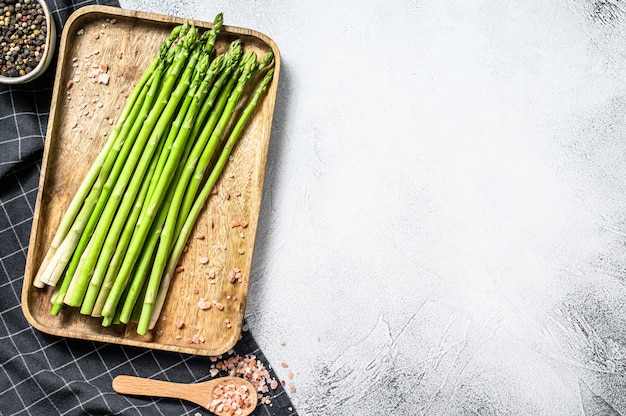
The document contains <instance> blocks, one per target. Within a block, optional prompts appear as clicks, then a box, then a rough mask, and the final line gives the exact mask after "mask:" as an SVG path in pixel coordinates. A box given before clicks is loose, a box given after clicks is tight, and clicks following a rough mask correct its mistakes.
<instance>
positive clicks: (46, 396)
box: [0, 0, 296, 416]
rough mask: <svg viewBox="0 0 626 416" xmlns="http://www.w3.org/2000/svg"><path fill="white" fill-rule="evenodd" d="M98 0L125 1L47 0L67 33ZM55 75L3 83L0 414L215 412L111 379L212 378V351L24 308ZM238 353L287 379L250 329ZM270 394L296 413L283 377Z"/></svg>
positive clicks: (274, 405)
mask: <svg viewBox="0 0 626 416" xmlns="http://www.w3.org/2000/svg"><path fill="white" fill-rule="evenodd" d="M89 4H106V5H111V6H119V4H118V3H117V1H115V0H96V1H92V0H90V1H71V0H50V1H48V5H49V7H50V9H51V11H52V13H53V16H54V19H55V21H56V25H57V28H58V33H59V34H60V33H61V29H62V27H63V23H64V22H65V21H66V20H67V18H68V17H69V16H70V15H71V14H72V12H74V11H75V10H77V9H78V8H80V7H82V6H86V5H89ZM53 62H54V61H53ZM53 79H54V64H52V65H51V66H50V68H49V69H48V71H47V73H46V74H45V75H43V76H42V77H41V78H39V79H37V80H35V81H33V82H31V83H28V84H25V85H20V86H4V85H3V86H0V415H4V416H10V415H46V416H51V415H191V416H195V415H196V414H197V413H198V414H201V415H208V414H209V413H208V412H207V411H206V410H204V409H202V408H201V407H198V406H195V405H193V404H191V403H188V402H183V401H179V400H172V399H153V398H139V397H128V396H122V395H119V394H117V393H115V392H114V391H113V389H112V387H111V382H112V380H113V378H114V377H115V376H117V375H120V374H127V375H136V376H140V377H148V378H154V379H159V380H168V381H175V382H182V383H193V382H200V381H205V380H208V379H209V378H210V375H209V369H210V365H211V361H210V359H209V358H208V357H201V356H192V355H185V354H177V353H170V352H165V351H156V350H146V349H139V348H134V347H124V346H120V345H115V344H104V343H95V342H91V341H81V340H75V339H65V338H60V337H55V336H51V335H48V334H44V333H41V332H39V331H38V330H36V329H34V328H33V327H31V326H30V324H29V323H28V322H27V321H26V318H25V317H24V315H23V313H22V309H21V304H20V296H21V291H22V282H23V277H24V268H25V264H26V254H27V251H28V241H29V237H30V231H31V223H32V219H33V211H34V207H35V199H36V197H37V186H38V182H39V173H40V169H41V163H40V162H41V157H42V149H43V144H44V139H45V135H46V128H47V123H48V115H49V106H50V100H51V95H52V85H53ZM233 354H237V355H241V356H245V355H251V354H253V355H255V356H256V357H257V359H260V360H261V362H263V363H264V365H265V367H266V368H268V369H269V370H270V373H271V375H272V377H273V378H275V379H276V380H278V378H277V377H276V374H275V373H274V371H273V370H272V369H271V366H270V365H269V363H267V361H266V359H265V357H264V355H263V353H262V351H260V350H259V348H258V346H257V344H256V343H255V341H254V339H253V338H252V335H251V333H250V331H244V332H243V337H242V339H241V340H240V341H239V342H238V343H237V345H236V346H235V348H234V350H233ZM227 357H228V355H225V357H224V358H227ZM278 381H280V380H278ZM270 398H271V406H270V405H260V406H259V407H258V408H257V410H256V411H255V413H254V415H257V416H258V415H267V416H269V415H275V416H293V415H296V411H295V409H294V408H293V406H292V403H291V401H290V399H289V397H288V396H287V394H286V392H285V390H284V389H283V387H282V386H281V385H280V383H279V387H278V388H277V389H276V390H274V391H273V392H272V394H271V395H270Z"/></svg>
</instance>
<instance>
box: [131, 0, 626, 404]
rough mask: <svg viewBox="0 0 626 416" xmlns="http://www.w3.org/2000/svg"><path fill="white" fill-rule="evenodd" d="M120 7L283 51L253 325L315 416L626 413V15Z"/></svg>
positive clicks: (290, 5) (612, 11) (595, 9)
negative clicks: (262, 37)
mask: <svg viewBox="0 0 626 416" xmlns="http://www.w3.org/2000/svg"><path fill="white" fill-rule="evenodd" d="M121 3H122V6H123V7H125V8H129V9H136V10H145V11H151V12H156V13H163V14H171V15H176V16H181V17H192V18H196V19H200V20H206V21H212V20H213V17H214V16H215V14H216V13H217V12H220V11H222V12H224V15H225V21H226V24H229V25H234V26H241V27H248V28H251V29H255V30H258V31H260V32H263V33H265V34H266V35H268V36H270V37H271V38H272V39H273V40H274V41H275V42H276V43H277V44H278V46H279V48H280V52H281V55H282V60H283V61H282V62H283V66H282V69H281V79H280V89H279V98H278V103H277V107H276V114H275V119H274V127H273V135H272V139H271V140H272V141H271V145H270V154H269V160H268V168H267V174H266V187H265V193H264V202H263V206H262V212H261V220H260V226H259V231H258V232H259V234H258V238H257V246H256V249H255V261H254V270H253V271H254V276H253V278H252V279H253V283H252V286H251V294H250V298H249V306H248V309H247V316H248V322H249V323H250V326H251V328H252V331H253V333H254V334H255V338H256V339H257V341H258V343H259V344H260V346H261V347H262V349H263V351H264V353H265V354H266V355H267V357H268V359H269V360H270V362H272V363H274V365H275V367H278V364H279V363H280V362H281V361H286V362H288V363H289V366H290V369H292V370H293V371H294V372H295V373H296V375H295V376H294V379H293V382H294V384H295V385H296V388H297V391H296V392H295V393H293V394H291V397H292V399H293V402H294V404H295V405H296V408H297V410H298V411H299V412H300V414H302V415H320V416H322V415H366V416H369V415H387V414H396V415H426V414H428V415H550V416H558V415H564V416H572V415H612V414H615V415H619V414H625V413H626V399H625V398H624V397H625V396H624V391H626V379H625V372H626V315H625V314H626V303H625V300H626V290H625V287H624V284H625V283H626V257H625V256H624V250H625V247H626V141H625V139H626V64H625V62H626V6H625V5H624V4H623V3H621V2H619V1H618V0H602V1H600V0H596V1H591V0H589V1H584V0H557V1H548V2H547V1H540V0H528V1H517V0H505V1H496V0H493V1H482V0H478V1H471V2H467V1H461V0H451V1H445V2H444V1H437V0H428V1H427V0H423V1H420V0H414V1H409V0H404V1H403V0H391V1H384V2H383V1H380V2H371V1H370V2H362V1H346V2H340V1H334V0H332V1H331V0H318V1H308V2H305V1H299V2H297V1H293V0H292V1H287V0H283V1H280V0H270V1H243V0H229V1H211V2H207V1H203V0H141V1H131V0H123V1H121ZM318 336H319V337H320V341H319V342H318V341H317V340H316V338H317V337H318ZM281 338H284V339H285V340H286V341H287V344H286V345H285V346H281V345H280V344H279V339H281ZM277 372H278V373H279V375H280V376H282V377H283V378H285V377H286V370H284V369H282V368H277ZM323 389H327V390H328V393H327V394H323V393H322V390H323Z"/></svg>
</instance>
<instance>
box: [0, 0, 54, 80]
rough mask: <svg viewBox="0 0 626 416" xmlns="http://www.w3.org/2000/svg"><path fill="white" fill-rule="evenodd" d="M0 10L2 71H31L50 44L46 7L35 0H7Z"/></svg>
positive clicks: (17, 73)
mask: <svg viewBox="0 0 626 416" xmlns="http://www.w3.org/2000/svg"><path fill="white" fill-rule="evenodd" d="M0 10H2V11H3V14H2V15H1V16H0V45H1V46H2V48H1V49H0V50H1V51H2V56H1V57H2V60H1V61H0V75H3V76H5V77H17V76H21V75H25V74H28V73H30V72H31V71H32V70H33V69H35V67H36V66H37V65H38V64H39V62H40V60H41V58H42V56H43V53H42V52H43V51H44V49H45V46H46V45H45V41H46V33H47V26H46V21H45V18H44V12H43V9H42V8H41V5H40V4H39V3H38V2H37V1H34V0H5V1H2V2H0ZM35 51H37V52H38V53H35Z"/></svg>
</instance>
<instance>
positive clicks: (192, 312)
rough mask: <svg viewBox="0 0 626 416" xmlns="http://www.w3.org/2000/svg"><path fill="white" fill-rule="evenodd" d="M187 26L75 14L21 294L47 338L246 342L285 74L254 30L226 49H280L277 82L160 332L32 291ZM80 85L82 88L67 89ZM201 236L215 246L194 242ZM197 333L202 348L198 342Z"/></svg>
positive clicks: (189, 346) (198, 350)
mask: <svg viewBox="0 0 626 416" xmlns="http://www.w3.org/2000/svg"><path fill="white" fill-rule="evenodd" d="M185 20H186V19H182V18H177V17H171V16H162V15H156V14H151V13H144V12H136V11H129V10H123V9H118V8H112V7H105V6H88V7H84V8H82V9H80V10H79V11H77V12H76V13H74V14H73V15H72V16H71V17H70V18H69V20H68V21H67V23H66V25H65V27H64V30H63V33H62V37H61V43H60V46H59V57H58V64H57V65H58V67H57V73H56V78H55V84H54V90H53V96H52V105H51V111H50V120H49V126H48V131H47V135H46V142H45V148H44V154H43V162H42V171H41V180H40V184H39V193H38V196H37V203H36V207H35V213H34V219H33V226H32V234H31V238H30V246H29V251H28V257H27V261H26V271H25V275H24V286H23V290H22V308H23V311H24V314H25V316H26V318H27V319H28V321H29V322H30V323H31V324H32V325H33V326H34V327H35V328H37V329H39V330H41V331H43V332H45V333H49V334H52V335H57V336H64V337H71V338H79V339H84V340H93V341H101V342H110V343H117V344H125V345H132V346H137V347H145V348H153V349H160V350H169V351H177V352H182V353H189V354H199V355H219V354H222V353H224V352H226V351H228V350H229V349H231V348H232V347H233V346H234V345H235V343H236V342H237V340H238V339H239V336H240V333H241V329H242V325H243V318H244V311H245V307H246V298H247V294H248V287H249V282H250V270H251V264H252V255H253V249H254V240H255V234H256V230H257V223H258V216H259V211H260V204H261V197H262V190H263V181H264V176H265V165H266V160H267V151H268V146H269V139H270V131H271V126H272V118H273V113H274V104H275V99H276V91H277V87H278V77H279V70H280V55H279V52H278V48H277V47H276V45H275V44H274V42H273V41H272V40H271V39H269V38H268V37H267V36H264V35H263V34H260V33H258V32H255V31H252V30H248V29H242V28H237V27H232V26H227V25H225V26H223V28H222V31H221V34H220V36H219V37H218V42H217V44H216V48H217V51H218V52H223V51H225V50H226V48H227V47H228V45H229V44H230V42H231V41H232V40H234V39H235V38H239V39H241V40H242V42H243V45H244V48H245V49H246V50H255V51H257V53H258V54H259V56H260V57H262V56H263V55H264V54H265V52H266V51H268V50H270V49H271V50H272V51H273V52H274V54H275V64H274V65H275V75H274V79H273V81H272V83H271V85H270V87H269V88H268V91H267V92H266V94H265V96H264V98H263V99H262V101H261V102H260V103H259V106H258V107H257V111H256V113H255V114H254V116H253V118H252V119H251V120H250V122H249V125H248V126H247V128H246V130H245V132H244V134H243V135H242V136H241V137H240V139H239V142H238V145H237V147H236V149H235V150H234V152H233V154H232V159H231V161H230V162H229V163H228V165H227V166H226V168H225V171H224V172H223V174H222V177H221V179H220V180H219V182H218V183H217V185H216V190H217V193H216V194H214V195H212V196H211V197H210V199H209V201H208V203H207V206H206V208H205V211H204V212H203V214H202V215H201V217H200V218H199V220H198V223H197V225H196V229H195V231H194V232H193V234H192V237H191V238H190V241H189V244H188V250H187V252H186V253H184V254H183V257H182V258H181V262H180V263H181V264H182V265H184V268H185V271H184V272H182V273H179V274H177V275H176V278H175V279H174V281H173V282H172V285H171V286H170V292H169V295H168V300H167V302H166V305H165V306H164V309H163V311H162V314H161V319H160V321H159V323H158V324H157V325H156V327H155V328H154V329H153V330H152V331H150V333H149V334H148V335H146V336H140V335H138V334H137V333H136V326H135V325H134V324H129V325H113V326H111V327H103V326H102V325H101V320H100V319H99V318H92V317H89V316H83V315H81V314H80V313H79V312H78V310H77V309H74V308H69V307H67V306H66V307H65V308H64V309H63V310H62V312H61V313H60V314H59V315H58V316H53V315H51V314H50V298H51V295H52V291H53V290H52V288H50V287H48V288H45V289H38V288H36V287H34V286H33V285H32V282H33V279H34V276H35V275H36V273H37V269H38V267H39V265H40V263H41V261H42V260H43V258H44V256H45V253H46V250H47V248H48V245H49V243H50V241H51V240H52V237H53V235H54V232H55V231H56V228H57V225H58V224H59V222H60V220H61V217H62V216H63V214H64V212H65V209H66V207H67V206H68V205H69V202H70V201H71V198H72V197H73V195H74V193H75V191H76V189H77V188H78V186H79V185H80V183H81V181H82V178H83V176H84V175H85V174H86V172H87V170H88V169H89V167H90V165H91V162H92V161H93V160H94V159H95V157H96V155H97V154H98V152H99V151H100V149H101V147H102V146H103V145H104V143H105V141H106V139H107V136H106V135H105V133H106V132H109V131H110V130H111V128H112V127H113V126H112V125H111V124H110V121H109V120H113V124H114V121H115V118H116V116H117V115H118V114H119V113H120V112H121V108H122V107H123V105H124V102H125V99H126V97H125V94H127V93H128V91H129V90H131V89H132V83H133V82H134V81H136V80H137V79H138V78H139V77H140V76H141V74H142V73H143V70H144V68H145V67H146V66H147V65H148V63H149V62H150V61H151V60H152V58H153V57H154V56H155V55H156V53H157V51H158V48H159V44H160V43H161V41H162V40H164V39H165V38H167V36H168V35H169V33H170V31H171V30H172V28H173V27H174V26H175V25H178V24H181V23H183V22H184V21H185ZM227 20H228V17H227V16H225V21H227ZM189 21H190V22H191V23H193V24H195V25H196V26H197V27H199V28H210V27H211V23H206V22H200V21H194V20H189ZM99 63H106V64H107V65H108V72H107V73H108V75H109V81H108V84H105V83H100V82H94V81H95V78H94V73H95V72H93V71H94V69H92V68H94V67H95V66H97V65H98V64H99ZM71 80H72V83H73V85H71V86H70V87H68V81H71ZM227 195H230V198H227ZM237 195H239V196H237ZM233 221H247V222H248V226H247V227H246V228H242V227H235V228H233V227H231V222H233ZM199 234H204V235H205V236H206V238H205V239H202V240H201V239H198V238H194V236H196V235H199ZM204 256H206V257H208V258H209V262H208V264H200V263H199V259H200V258H201V257H204ZM208 268H212V269H214V270H215V272H216V275H217V276H216V277H215V279H210V278H209V277H208V275H207V273H206V270H207V269H208ZM235 268H238V269H240V270H241V273H242V278H243V281H242V282H241V283H236V284H233V283H230V282H229V281H228V278H227V275H228V273H229V272H230V271H232V270H233V269H235ZM200 297H203V298H204V299H207V300H209V301H211V302H212V301H213V300H215V301H217V302H220V303H221V304H222V305H223V306H224V309H223V310H219V309H218V308H216V307H215V306H213V307H211V308H210V309H207V310H202V309H200V308H199V307H198V306H197V303H198V300H199V298H200ZM178 320H180V321H182V322H184V326H183V327H182V328H178V327H177V326H176V321H178ZM227 320H228V321H227ZM226 322H230V328H229V327H228V325H227V324H226ZM194 335H196V337H195V341H196V342H191V341H190V340H194Z"/></svg>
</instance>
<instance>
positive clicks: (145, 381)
mask: <svg viewBox="0 0 626 416" xmlns="http://www.w3.org/2000/svg"><path fill="white" fill-rule="evenodd" d="M113 390H115V391H116V392H118V393H121V394H133V395H137V396H155V397H168V398H176V399H186V400H189V397H190V396H189V395H190V393H191V392H190V391H189V386H188V385H185V384H179V383H172V382H171V381H162V380H152V379H149V378H141V377H133V376H117V377H115V378H114V379H113Z"/></svg>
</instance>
